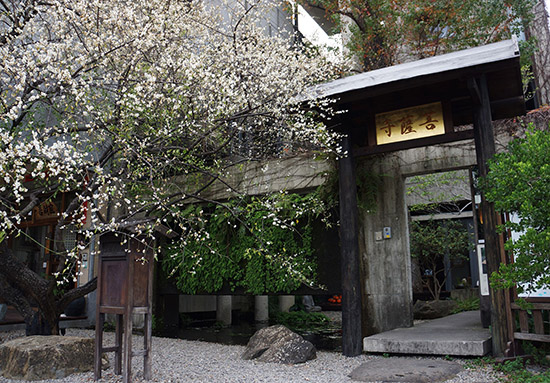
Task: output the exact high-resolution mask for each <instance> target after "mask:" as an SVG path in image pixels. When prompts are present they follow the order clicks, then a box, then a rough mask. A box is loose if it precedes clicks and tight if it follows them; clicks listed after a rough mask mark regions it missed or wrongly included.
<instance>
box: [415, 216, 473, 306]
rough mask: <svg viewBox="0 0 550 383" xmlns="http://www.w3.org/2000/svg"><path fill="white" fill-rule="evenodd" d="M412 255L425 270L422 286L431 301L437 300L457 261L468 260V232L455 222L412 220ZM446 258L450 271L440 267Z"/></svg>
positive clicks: (421, 268)
mask: <svg viewBox="0 0 550 383" xmlns="http://www.w3.org/2000/svg"><path fill="white" fill-rule="evenodd" d="M410 244H411V256H412V257H413V258H415V259H416V260H417V261H418V265H419V266H420V270H422V271H426V270H428V273H426V274H425V279H424V281H423V282H424V285H425V286H426V287H427V288H428V290H429V291H430V293H431V294H432V297H433V299H434V300H439V297H440V295H441V290H442V289H443V286H445V281H446V280H447V276H448V272H449V270H451V268H452V267H453V265H455V264H457V263H458V262H461V261H465V260H468V253H467V251H468V249H469V246H470V240H469V235H468V232H467V231H466V230H465V228H464V227H463V226H462V225H461V224H460V223H459V222H456V221H450V220H449V221H444V222H439V221H435V220H430V221H427V222H418V221H412V222H411V226H410ZM444 256H447V257H448V259H449V262H450V268H445V267H441V264H442V263H443V257H444Z"/></svg>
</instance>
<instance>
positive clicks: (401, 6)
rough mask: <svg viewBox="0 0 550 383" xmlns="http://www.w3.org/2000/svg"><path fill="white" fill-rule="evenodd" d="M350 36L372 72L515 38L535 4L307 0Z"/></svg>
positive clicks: (526, 0)
mask: <svg viewBox="0 0 550 383" xmlns="http://www.w3.org/2000/svg"><path fill="white" fill-rule="evenodd" d="M303 2H304V3H305V4H307V5H309V6H312V7H316V8H320V9H323V10H325V11H326V14H327V16H328V17H330V18H332V19H334V20H335V21H336V24H337V26H338V29H339V30H340V31H343V32H345V33H346V34H348V35H349V40H348V42H347V48H348V49H349V52H350V53H351V54H352V55H353V56H354V57H355V58H356V59H357V60H358V61H359V62H360V64H361V66H362V70H364V71H369V70H373V69H378V68H383V67H386V66H390V65H394V64H398V63H400V62H403V61H409V60H411V59H419V58H424V57H429V56H434V55H437V54H442V53H447V52H450V51H454V50H459V49H464V48H468V47H473V46H478V45H484V44H488V43H490V42H495V41H499V40H502V39H505V38H509V37H510V36H511V33H512V31H516V32H517V29H518V28H519V27H522V24H523V23H527V22H529V21H530V20H531V18H532V14H531V9H532V6H533V5H534V1H533V0H512V1H502V0H482V1H479V0H344V1H341V0H303Z"/></svg>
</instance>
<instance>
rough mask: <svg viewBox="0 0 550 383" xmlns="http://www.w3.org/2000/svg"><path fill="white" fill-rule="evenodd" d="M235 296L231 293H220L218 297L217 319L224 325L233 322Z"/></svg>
mask: <svg viewBox="0 0 550 383" xmlns="http://www.w3.org/2000/svg"><path fill="white" fill-rule="evenodd" d="M232 308H233V297H232V296H231V295H218V296H217V298H216V320H217V321H218V322H222V323H223V324H224V325H226V326H229V325H230V324H231V309H232Z"/></svg>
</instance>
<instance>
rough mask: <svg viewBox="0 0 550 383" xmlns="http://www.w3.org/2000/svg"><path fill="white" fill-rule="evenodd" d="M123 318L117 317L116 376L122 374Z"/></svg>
mask: <svg viewBox="0 0 550 383" xmlns="http://www.w3.org/2000/svg"><path fill="white" fill-rule="evenodd" d="M122 319H123V316H122V315H117V316H116V329H115V347H116V348H117V350H116V351H115V374H117V375H120V374H122V326H123V320H122Z"/></svg>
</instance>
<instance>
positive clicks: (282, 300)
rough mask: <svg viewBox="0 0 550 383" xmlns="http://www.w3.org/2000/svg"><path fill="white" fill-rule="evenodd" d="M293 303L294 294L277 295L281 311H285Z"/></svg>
mask: <svg viewBox="0 0 550 383" xmlns="http://www.w3.org/2000/svg"><path fill="white" fill-rule="evenodd" d="M295 303H296V298H295V297H294V295H279V310H281V311H282V312H284V313H287V312H288V310H289V309H290V308H291V307H292V306H294V304H295Z"/></svg>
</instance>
